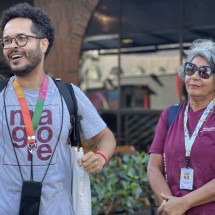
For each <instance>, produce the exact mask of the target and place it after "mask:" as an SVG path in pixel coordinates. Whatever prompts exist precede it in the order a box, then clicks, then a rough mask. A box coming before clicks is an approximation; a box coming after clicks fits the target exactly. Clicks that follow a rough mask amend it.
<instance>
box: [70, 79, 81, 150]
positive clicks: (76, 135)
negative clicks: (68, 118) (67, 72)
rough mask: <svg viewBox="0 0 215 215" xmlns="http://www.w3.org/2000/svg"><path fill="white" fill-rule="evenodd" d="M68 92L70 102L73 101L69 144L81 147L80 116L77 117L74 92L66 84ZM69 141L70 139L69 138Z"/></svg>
mask: <svg viewBox="0 0 215 215" xmlns="http://www.w3.org/2000/svg"><path fill="white" fill-rule="evenodd" d="M66 85H67V87H68V89H69V91H70V94H71V96H72V100H73V104H74V115H75V117H74V129H73V132H72V133H73V135H72V137H73V139H72V141H73V142H71V143H72V146H79V147H81V146H82V145H81V137H80V127H79V126H80V120H81V119H82V116H80V115H78V105H77V100H76V97H75V92H74V89H73V87H72V85H71V84H68V83H66ZM70 139H71V138H70Z"/></svg>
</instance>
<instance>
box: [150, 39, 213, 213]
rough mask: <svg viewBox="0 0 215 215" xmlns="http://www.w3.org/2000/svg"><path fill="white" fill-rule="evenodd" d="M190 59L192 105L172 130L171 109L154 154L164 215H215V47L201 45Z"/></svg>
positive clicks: (186, 71) (153, 175) (154, 179)
mask: <svg viewBox="0 0 215 215" xmlns="http://www.w3.org/2000/svg"><path fill="white" fill-rule="evenodd" d="M186 54H187V58H186V62H185V64H184V66H183V69H182V70H180V71H179V73H180V76H181V77H183V78H184V82H185V86H186V91H187V94H188V99H187V101H185V102H183V103H182V104H181V105H180V109H179V111H178V114H177V115H176V116H175V119H174V121H173V122H172V123H171V125H168V114H170V113H169V112H168V108H167V109H165V110H164V111H163V112H162V113H161V116H160V119H159V122H158V124H157V128H156V132H155V136H154V140H153V142H152V145H151V147H150V149H149V153H150V159H149V164H148V170H147V171H148V173H147V174H148V179H149V182H150V185H151V188H152V190H153V192H154V194H155V196H156V198H157V202H158V204H159V207H158V214H159V215H184V214H186V215H212V214H215V162H214V152H215V108H214V106H215V43H214V42H213V41H211V40H200V39H199V40H196V41H194V42H193V44H192V46H191V48H190V49H189V50H188V51H186Z"/></svg>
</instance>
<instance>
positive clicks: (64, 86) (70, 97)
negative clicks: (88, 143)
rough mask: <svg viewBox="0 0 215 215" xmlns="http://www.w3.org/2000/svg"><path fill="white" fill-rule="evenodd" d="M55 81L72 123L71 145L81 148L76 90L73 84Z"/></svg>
mask: <svg viewBox="0 0 215 215" xmlns="http://www.w3.org/2000/svg"><path fill="white" fill-rule="evenodd" d="M53 81H54V83H55V84H56V86H57V88H58V90H59V92H60V94H61V95H62V96H63V98H64V100H65V103H66V105H67V108H68V111H69V114H70V123H71V126H72V128H73V129H72V131H71V132H70V141H71V145H72V146H78V147H81V138H80V130H79V123H80V117H79V116H78V106H77V101H76V97H75V93H74V89H73V87H72V85H71V84H69V83H64V82H62V81H61V80H60V79H53Z"/></svg>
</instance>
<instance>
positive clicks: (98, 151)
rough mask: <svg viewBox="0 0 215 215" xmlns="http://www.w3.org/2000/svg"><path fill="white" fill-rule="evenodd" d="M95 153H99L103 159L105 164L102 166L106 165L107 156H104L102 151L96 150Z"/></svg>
mask: <svg viewBox="0 0 215 215" xmlns="http://www.w3.org/2000/svg"><path fill="white" fill-rule="evenodd" d="M95 154H97V155H101V156H102V157H103V158H104V159H105V164H104V166H106V165H107V164H108V159H107V157H106V156H105V155H104V154H103V153H102V152H100V151H96V152H95Z"/></svg>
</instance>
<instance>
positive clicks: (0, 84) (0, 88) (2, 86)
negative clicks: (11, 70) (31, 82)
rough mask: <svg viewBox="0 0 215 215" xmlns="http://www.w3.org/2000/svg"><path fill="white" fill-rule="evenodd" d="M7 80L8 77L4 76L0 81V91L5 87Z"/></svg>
mask: <svg viewBox="0 0 215 215" xmlns="http://www.w3.org/2000/svg"><path fill="white" fill-rule="evenodd" d="M9 80H10V78H6V79H3V80H1V81H0V92H1V91H2V90H3V89H4V88H5V87H6V85H7V83H8V81H9Z"/></svg>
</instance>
